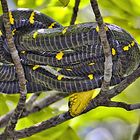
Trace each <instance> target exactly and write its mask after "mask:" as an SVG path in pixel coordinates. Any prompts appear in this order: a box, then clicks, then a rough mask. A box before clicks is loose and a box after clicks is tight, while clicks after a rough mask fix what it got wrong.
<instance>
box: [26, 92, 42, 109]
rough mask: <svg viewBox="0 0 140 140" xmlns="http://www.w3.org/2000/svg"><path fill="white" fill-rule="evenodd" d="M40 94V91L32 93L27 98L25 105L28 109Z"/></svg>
mask: <svg viewBox="0 0 140 140" xmlns="http://www.w3.org/2000/svg"><path fill="white" fill-rule="evenodd" d="M40 94H41V92H38V93H34V94H33V95H32V96H31V97H30V98H29V99H28V100H27V102H26V105H25V107H27V108H28V110H29V109H30V108H32V105H33V103H34V102H35V101H36V99H37V98H38V96H39V95H40Z"/></svg>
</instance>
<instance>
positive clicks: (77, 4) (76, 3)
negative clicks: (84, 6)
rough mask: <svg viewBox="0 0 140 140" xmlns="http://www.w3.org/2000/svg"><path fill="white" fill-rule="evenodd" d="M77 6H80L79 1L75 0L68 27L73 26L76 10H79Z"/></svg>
mask: <svg viewBox="0 0 140 140" xmlns="http://www.w3.org/2000/svg"><path fill="white" fill-rule="evenodd" d="M79 4H80V0H75V5H74V7H73V13H72V17H71V21H70V25H73V24H74V23H75V21H76V18H77V13H78V10H79Z"/></svg>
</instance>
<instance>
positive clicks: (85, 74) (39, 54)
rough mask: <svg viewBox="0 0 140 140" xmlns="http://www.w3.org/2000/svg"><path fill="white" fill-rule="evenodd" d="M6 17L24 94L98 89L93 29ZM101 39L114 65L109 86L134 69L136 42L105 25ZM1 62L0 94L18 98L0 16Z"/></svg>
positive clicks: (99, 62)
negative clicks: (22, 76)
mask: <svg viewBox="0 0 140 140" xmlns="http://www.w3.org/2000/svg"><path fill="white" fill-rule="evenodd" d="M9 16H10V23H11V30H12V33H13V36H14V42H15V45H16V48H17V50H18V53H19V56H20V58H21V63H22V65H23V68H24V71H25V76H26V80H27V91H28V93H32V92H38V91H47V90H51V89H55V90H58V91H62V92H71V93H75V92H86V91H89V90H92V89H96V88H100V87H101V84H102V81H103V75H104V61H105V58H104V53H103V47H102V46H101V41H100V37H99V34H98V30H99V29H98V26H97V23H92V22H91V23H83V24H77V25H72V26H68V27H63V26H61V25H60V24H59V23H57V22H56V21H55V20H53V19H52V18H50V17H48V16H46V15H44V14H41V13H39V12H37V11H34V10H29V9H17V10H13V11H10V12H9ZM106 33H107V38H108V41H109V45H110V47H111V52H112V59H113V72H112V74H113V75H112V79H111V83H110V85H111V86H112V85H116V84H118V83H119V82H121V81H122V80H123V79H124V78H125V77H126V76H127V75H129V74H131V73H132V72H133V71H134V70H135V69H137V67H138V66H139V63H140V51H139V48H138V44H137V42H136V41H135V40H134V38H133V37H132V36H131V35H130V34H129V33H128V32H126V31H125V30H124V29H122V28H120V27H118V26H116V25H112V24H106ZM0 62H1V63H0V64H1V65H0V92H3V93H18V92H19V86H18V78H17V74H16V71H15V67H14V64H13V61H12V59H11V55H10V52H9V49H8V46H7V40H6V37H5V29H4V25H3V20H2V16H1V17H0ZM73 99H75V95H74V96H73ZM71 104H72V103H71ZM82 110H83V109H82ZM72 115H75V114H74V113H73V114H72Z"/></svg>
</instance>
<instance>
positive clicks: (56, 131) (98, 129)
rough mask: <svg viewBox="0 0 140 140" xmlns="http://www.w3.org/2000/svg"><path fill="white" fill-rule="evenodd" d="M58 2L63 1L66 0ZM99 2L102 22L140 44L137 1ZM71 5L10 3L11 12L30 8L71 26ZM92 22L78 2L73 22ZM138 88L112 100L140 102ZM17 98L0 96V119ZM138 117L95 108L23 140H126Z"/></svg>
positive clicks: (40, 0) (32, 119)
mask: <svg viewBox="0 0 140 140" xmlns="http://www.w3.org/2000/svg"><path fill="white" fill-rule="evenodd" d="M61 1H62V2H66V0H61ZM67 1H68V0H67ZM98 2H99V6H100V9H101V12H102V15H103V18H104V21H105V22H108V23H113V24H116V25H118V26H121V27H122V28H124V29H126V30H127V31H128V32H130V33H131V34H132V35H133V36H134V37H135V39H136V40H137V41H138V42H139V43H140V36H139V35H140V24H139V23H140V2H139V0H117V1H116V0H98ZM73 6H74V0H70V2H69V4H68V5H67V6H66V7H64V5H63V4H62V3H61V2H60V1H58V0H9V7H10V9H16V8H21V7H24V8H32V9H35V10H38V11H40V12H43V13H45V14H47V15H49V16H50V17H52V18H54V19H55V20H56V21H58V22H59V23H61V24H62V25H64V26H65V25H69V23H70V19H71V15H72V8H73ZM0 12H1V10H0ZM92 21H95V19H94V15H93V12H92V9H91V7H90V4H89V1H88V0H81V3H80V11H79V14H78V18H77V21H76V23H82V22H92ZM139 85H140V79H138V80H137V81H136V82H135V83H133V84H132V85H130V86H129V87H128V88H127V89H126V90H125V91H123V93H121V94H120V95H119V96H117V97H115V98H114V99H113V100H115V101H124V102H127V103H138V102H140V95H139V92H140V91H139V89H140V86H139ZM28 96H30V95H28ZM44 96H49V95H48V94H46V93H43V94H42V95H41V96H40V97H39V98H43V97H44ZM18 98H19V96H18V95H3V94H0V116H1V115H3V114H5V113H7V112H8V111H10V110H11V109H13V108H14V107H15V106H16V104H17V102H18ZM67 101H68V99H67V98H66V99H64V100H62V101H59V102H57V103H55V104H53V105H51V106H50V107H49V108H45V109H43V110H42V111H40V112H38V113H34V114H32V115H29V116H28V117H26V118H24V119H20V121H19V122H18V125H17V127H16V129H17V130H19V129H23V128H25V127H29V126H31V125H33V124H36V123H38V122H41V121H43V120H46V119H47V118H50V117H52V116H54V115H56V114H59V113H61V112H63V111H66V110H67V109H68V108H67ZM58 106H59V107H58ZM139 118H140V111H139V110H137V111H130V112H128V111H125V110H124V109H120V108H107V107H98V108H96V109H94V110H92V111H90V112H89V113H87V114H85V115H82V116H79V117H76V118H74V119H72V120H70V121H67V122H65V123H63V124H61V125H59V126H56V127H55V128H51V129H49V130H46V131H43V132H41V133H38V134H36V135H33V136H32V137H30V138H25V139H22V140H36V139H38V140H63V139H66V140H129V139H131V136H132V134H133V132H134V131H135V129H136V126H137V124H138V121H139ZM2 131H3V129H0V132H2Z"/></svg>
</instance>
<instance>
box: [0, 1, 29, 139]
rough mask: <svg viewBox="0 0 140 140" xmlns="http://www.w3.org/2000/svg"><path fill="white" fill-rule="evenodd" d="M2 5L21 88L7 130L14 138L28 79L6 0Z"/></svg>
mask: <svg viewBox="0 0 140 140" xmlns="http://www.w3.org/2000/svg"><path fill="white" fill-rule="evenodd" d="M1 5H2V10H3V13H4V14H3V22H4V26H5V30H6V38H7V44H8V46H9V50H10V53H11V56H12V59H13V62H14V64H15V68H16V72H17V76H18V79H19V87H20V99H19V102H18V105H17V107H16V109H15V111H14V113H13V114H12V116H11V118H10V121H9V123H8V125H7V127H6V129H5V136H6V137H14V135H13V131H14V128H15V126H16V123H17V121H18V118H19V117H20V115H21V113H22V111H23V108H24V106H25V101H26V93H27V89H26V79H25V76H24V71H23V68H22V65H21V63H20V58H19V56H18V51H17V50H16V47H15V44H14V42H13V36H12V32H11V25H10V21H9V12H8V11H9V10H8V5H7V1H6V0H1Z"/></svg>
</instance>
